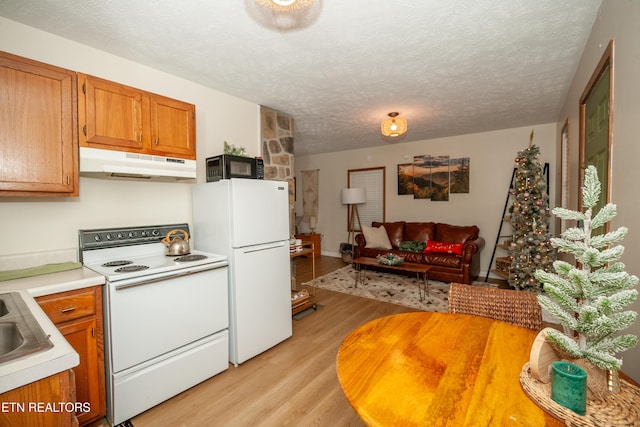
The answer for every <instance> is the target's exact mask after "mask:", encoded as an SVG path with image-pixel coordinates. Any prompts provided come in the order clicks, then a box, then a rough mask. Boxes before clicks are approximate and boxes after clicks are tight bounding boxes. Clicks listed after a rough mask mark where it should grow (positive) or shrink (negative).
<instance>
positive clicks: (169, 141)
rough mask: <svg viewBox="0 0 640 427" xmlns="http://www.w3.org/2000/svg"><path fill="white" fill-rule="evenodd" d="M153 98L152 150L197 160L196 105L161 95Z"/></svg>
mask: <svg viewBox="0 0 640 427" xmlns="http://www.w3.org/2000/svg"><path fill="white" fill-rule="evenodd" d="M150 98H151V143H152V150H153V151H158V152H161V153H164V154H165V155H167V156H175V157H181V158H185V159H191V160H195V158H196V107H195V105H193V104H187V103H186V102H182V101H176V100H175V99H171V98H165V97H163V96H159V95H151V97H150Z"/></svg>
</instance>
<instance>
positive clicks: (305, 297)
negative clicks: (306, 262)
mask: <svg viewBox="0 0 640 427" xmlns="http://www.w3.org/2000/svg"><path fill="white" fill-rule="evenodd" d="M299 247H300V248H301V249H299V250H295V248H294V247H293V246H292V247H291V252H290V253H289V258H290V260H291V290H292V291H293V292H295V294H292V296H291V314H296V313H300V312H301V311H304V310H306V309H308V308H313V309H314V310H315V309H316V307H317V306H316V303H315V301H314V300H313V297H315V295H316V259H315V256H314V243H313V242H307V241H303V242H302V244H301V245H299ZM309 255H311V295H309V292H308V291H307V290H302V291H300V290H299V289H298V286H297V284H296V259H297V258H299V257H301V256H306V257H308V256H309Z"/></svg>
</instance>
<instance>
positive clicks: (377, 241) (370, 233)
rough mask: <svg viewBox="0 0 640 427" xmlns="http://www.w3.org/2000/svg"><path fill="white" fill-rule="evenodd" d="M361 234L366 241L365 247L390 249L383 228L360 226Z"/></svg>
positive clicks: (385, 231)
mask: <svg viewBox="0 0 640 427" xmlns="http://www.w3.org/2000/svg"><path fill="white" fill-rule="evenodd" d="M362 234H364V240H366V244H365V247H367V248H380V249H391V242H389V237H388V236H387V230H386V229H385V228H384V227H382V226H381V227H368V226H366V225H363V226H362Z"/></svg>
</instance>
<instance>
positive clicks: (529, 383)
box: [520, 363, 640, 427]
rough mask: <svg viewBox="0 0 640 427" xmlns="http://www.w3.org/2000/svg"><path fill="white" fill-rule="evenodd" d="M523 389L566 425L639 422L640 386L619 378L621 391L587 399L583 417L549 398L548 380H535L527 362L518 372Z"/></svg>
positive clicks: (612, 425)
mask: <svg viewBox="0 0 640 427" xmlns="http://www.w3.org/2000/svg"><path fill="white" fill-rule="evenodd" d="M520 384H521V385H522V388H523V389H524V392H525V393H526V394H527V396H529V398H530V399H531V400H533V401H534V402H535V403H536V405H538V406H539V407H540V408H542V409H543V410H544V411H545V412H547V413H549V414H551V415H552V416H554V417H555V418H557V419H559V420H560V421H562V422H564V423H565V424H566V425H567V426H598V427H605V426H606V427H627V426H638V425H640V389H639V388H637V387H635V386H634V385H632V384H630V383H628V382H627V381H625V380H623V379H620V392H619V393H609V394H607V396H606V398H605V399H604V400H603V401H595V400H587V413H586V414H585V415H584V416H582V415H578V414H576V413H575V412H573V411H572V410H570V409H567V408H565V407H564V406H561V405H559V404H557V403H556V402H554V401H553V400H552V399H551V383H547V384H545V383H542V382H540V381H538V380H537V379H535V378H534V377H533V376H532V375H531V372H530V370H529V364H528V363H526V364H525V365H524V366H523V367H522V371H521V372H520Z"/></svg>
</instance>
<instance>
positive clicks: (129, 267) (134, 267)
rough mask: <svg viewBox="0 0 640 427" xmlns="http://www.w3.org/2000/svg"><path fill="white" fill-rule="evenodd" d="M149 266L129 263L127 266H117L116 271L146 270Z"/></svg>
mask: <svg viewBox="0 0 640 427" xmlns="http://www.w3.org/2000/svg"><path fill="white" fill-rule="evenodd" d="M147 268H149V266H147V265H127V266H125V267H120V268H116V273H128V272H131V271H140V270H146V269H147Z"/></svg>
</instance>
